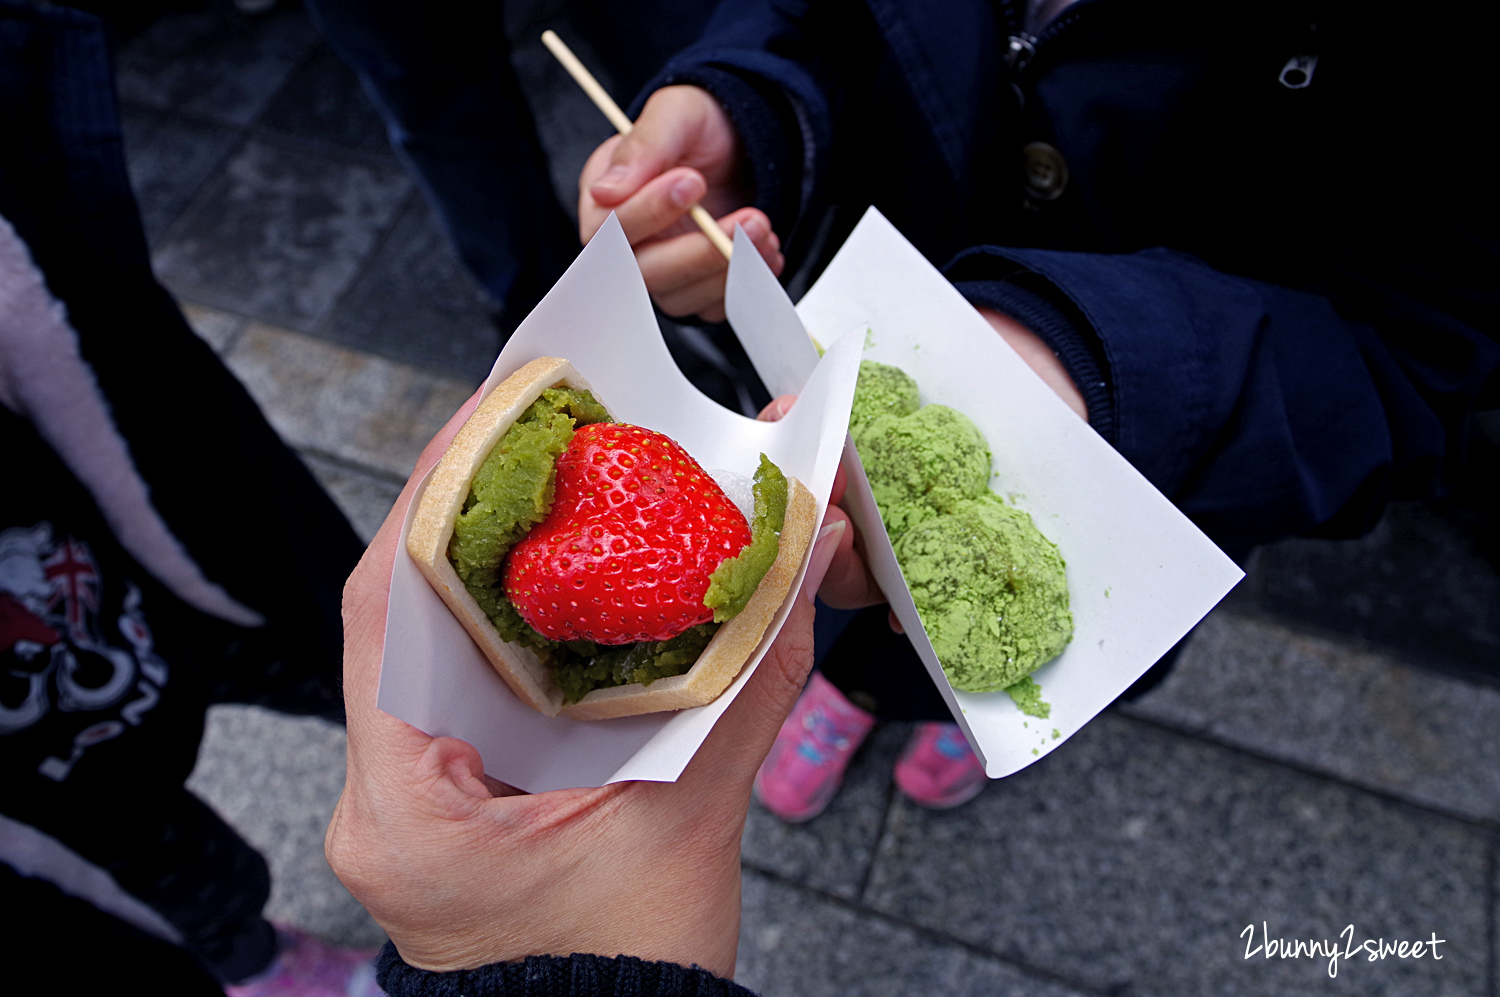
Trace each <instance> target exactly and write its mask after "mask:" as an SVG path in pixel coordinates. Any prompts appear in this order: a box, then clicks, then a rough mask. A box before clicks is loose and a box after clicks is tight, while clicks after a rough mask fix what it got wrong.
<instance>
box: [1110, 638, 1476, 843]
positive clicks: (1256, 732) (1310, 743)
mask: <svg viewBox="0 0 1500 997" xmlns="http://www.w3.org/2000/svg"><path fill="white" fill-rule="evenodd" d="M1122 708H1123V709H1124V710H1125V711H1127V712H1129V713H1131V714H1134V715H1138V716H1143V717H1148V718H1150V719H1153V720H1156V721H1158V722H1160V723H1164V724H1168V725H1171V726H1173V727H1178V728H1181V729H1184V730H1190V731H1193V732H1195V733H1199V734H1202V735H1204V736H1207V737H1209V738H1211V739H1213V740H1216V741H1221V742H1223V743H1225V744H1233V745H1238V746H1242V747H1246V748H1250V749H1252V750H1254V751H1256V752H1257V753H1261V754H1265V755H1269V756H1272V757H1275V758H1282V759H1285V760H1287V761H1290V762H1294V763H1296V764H1298V765H1302V766H1306V767H1308V768H1313V769H1320V770H1323V771H1326V772H1329V773H1331V774H1333V775H1336V776H1338V777H1340V778H1342V779H1346V780H1350V781H1353V782H1356V783H1359V784H1361V785H1366V786H1370V787H1373V788H1376V789H1379V790H1382V791H1384V792H1388V793H1392V794H1394V795H1397V796H1401V797H1404V798H1406V799H1409V800H1412V801H1415V802H1417V803H1422V804H1427V805H1430V806H1436V807H1441V808H1443V809H1446V810H1450V811H1453V812H1456V813H1460V814H1464V815H1466V816H1470V817H1474V818H1478V819H1482V820H1491V821H1500V743H1497V742H1496V740H1495V737H1494V732H1495V731H1497V730H1500V690H1496V689H1492V688H1487V687H1481V686H1475V685H1473V684H1471V683H1469V682H1465V681H1464V680H1462V679H1457V678H1450V677H1448V676H1445V675H1438V674H1434V673H1431V672H1428V671H1424V670H1419V669H1415V668H1412V667H1410V666H1407V665H1403V664H1400V663H1398V662H1396V661H1394V660H1392V659H1390V658H1388V657H1385V656H1382V655H1378V654H1372V653H1367V652H1361V651H1357V650H1354V649H1352V648H1350V647H1349V646H1348V645H1346V644H1342V643H1339V642H1335V641H1331V640H1325V639H1321V638H1317V637H1308V636H1301V635H1298V634H1295V633H1293V632H1291V631H1289V630H1287V629H1285V628H1283V627H1281V626H1278V625H1276V624H1274V623H1270V622H1267V621H1264V620H1257V619H1247V618H1244V617H1239V616H1235V615H1232V614H1228V613H1224V612H1217V613H1214V614H1212V615H1211V616H1209V617H1208V619H1206V620H1205V621H1204V622H1203V624H1202V625H1201V626H1199V628H1198V631H1197V633H1196V634H1195V635H1194V637H1193V640H1192V643H1191V644H1189V645H1188V647H1187V649H1186V650H1185V651H1184V652H1183V655H1182V658H1181V659H1180V661H1179V662H1178V665H1177V668H1176V670H1175V671H1174V672H1173V674H1172V675H1171V676H1170V677H1169V678H1168V679H1167V680H1166V682H1164V683H1163V684H1162V685H1161V686H1159V687H1158V688H1157V689H1156V690H1154V691H1153V692H1151V693H1150V694H1148V695H1147V696H1145V697H1144V698H1142V699H1140V700H1138V701H1137V702H1136V703H1134V704H1131V705H1129V706H1125V707H1122Z"/></svg>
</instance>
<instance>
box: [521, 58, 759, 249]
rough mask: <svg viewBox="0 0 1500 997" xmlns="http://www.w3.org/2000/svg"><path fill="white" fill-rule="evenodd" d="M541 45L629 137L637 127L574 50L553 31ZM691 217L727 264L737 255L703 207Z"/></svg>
mask: <svg viewBox="0 0 1500 997" xmlns="http://www.w3.org/2000/svg"><path fill="white" fill-rule="evenodd" d="M542 44H543V45H545V46H547V50H548V51H550V52H551V53H552V54H553V55H555V56H557V61H558V62H560V63H562V66H563V68H564V69H566V70H567V71H568V75H569V76H571V77H573V79H574V81H575V82H576V83H577V84H578V85H579V86H580V87H582V88H583V92H584V93H586V94H588V95H589V99H590V100H592V101H593V102H594V106H595V107H597V108H599V110H601V111H603V112H604V116H605V117H606V118H608V119H609V123H610V124H612V125H614V126H615V130H616V131H618V132H619V133H620V134H621V135H628V134H630V130H631V129H632V128H634V127H635V126H634V124H632V123H631V120H630V119H629V118H627V117H626V116H625V112H624V111H622V110H620V105H619V104H616V103H615V102H614V99H613V98H611V97H610V95H609V94H608V93H607V92H606V91H605V89H604V88H603V87H602V86H600V85H599V81H598V80H596V79H594V74H593V73H591V72H589V71H588V69H587V67H585V66H584V64H583V63H581V62H579V61H578V56H576V55H574V54H573V50H572V49H570V48H568V46H567V45H566V44H565V43H564V42H563V40H562V39H561V38H559V37H557V32H555V31H552V30H550V29H549V30H547V31H543V32H542ZM690 214H691V215H692V216H693V221H695V222H697V223H698V227H699V228H701V229H702V230H703V234H704V235H706V236H708V241H709V242H712V243H713V244H714V248H716V249H717V250H718V251H719V252H721V253H723V254H724V258H725V259H726V260H727V259H729V257H730V256H731V255H733V253H734V242H733V241H731V240H730V238H729V236H727V235H725V234H724V230H723V229H721V228H719V223H718V222H716V221H714V219H713V216H712V215H710V214H709V213H708V212H707V211H704V210H703V205H701V204H695V205H693V208H692V211H691V212H690Z"/></svg>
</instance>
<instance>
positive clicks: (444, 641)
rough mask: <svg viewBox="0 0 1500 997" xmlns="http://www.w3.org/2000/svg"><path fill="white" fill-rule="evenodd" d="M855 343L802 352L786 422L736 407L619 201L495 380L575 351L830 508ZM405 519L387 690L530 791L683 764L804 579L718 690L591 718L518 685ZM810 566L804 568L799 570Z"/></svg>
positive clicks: (610, 396) (676, 431) (634, 398)
mask: <svg viewBox="0 0 1500 997" xmlns="http://www.w3.org/2000/svg"><path fill="white" fill-rule="evenodd" d="M740 238H743V236H741V237H740ZM750 258H753V260H754V262H756V263H759V264H760V266H761V268H762V269H764V267H765V264H764V263H763V262H762V261H760V259H759V257H758V256H757V255H756V254H755V252H754V250H753V248H752V249H750V250H749V251H748V252H743V253H737V254H736V260H737V261H739V260H744V259H750ZM741 266H743V264H742V265H741ZM733 270H734V268H732V271H731V272H733ZM768 276H769V275H768ZM772 289H774V293H772ZM738 305H739V314H740V315H741V316H742V317H743V318H744V320H745V321H746V322H747V323H749V325H750V326H756V327H761V326H765V327H774V326H775V325H776V317H777V316H782V317H783V320H784V316H785V315H786V314H787V313H791V303H790V302H789V301H788V300H787V298H786V295H785V293H784V292H783V291H782V290H781V288H780V286H779V285H777V284H776V282H775V280H774V278H772V280H771V283H770V285H764V284H762V285H761V286H760V287H759V288H757V289H756V290H755V291H754V292H753V293H752V294H751V295H750V296H749V299H748V300H745V299H743V298H742V299H741V300H740V301H739V303H738ZM793 317H794V318H795V314H794V313H793ZM747 327H748V326H747ZM754 338H755V337H754V334H752V335H751V337H750V342H754ZM803 342H804V343H805V342H806V339H805V336H804V339H803ZM829 342H831V340H829ZM747 345H749V344H748V343H747ZM860 345H861V344H860V337H850V339H849V340H848V341H847V342H843V343H834V344H833V345H832V346H831V347H830V348H829V349H828V351H827V354H826V355H825V356H824V357H823V359H822V360H821V361H817V357H816V354H815V353H814V357H813V359H814V361H816V366H814V367H811V368H806V367H805V368H803V371H802V377H801V378H800V379H799V384H800V383H801V381H803V380H805V382H806V387H805V390H803V391H802V392H801V399H800V400H799V402H798V403H797V405H796V406H795V407H794V408H793V409H792V411H791V412H790V413H788V415H787V416H786V418H784V419H782V420H781V421H780V422H775V423H765V422H756V421H755V420H753V419H748V418H746V417H744V416H742V415H739V414H737V413H734V412H730V411H729V410H727V409H725V408H723V407H722V406H720V405H719V404H718V403H716V402H714V401H712V400H711V399H709V398H707V397H705V396H704V395H702V394H701V393H700V392H699V391H698V390H697V389H695V388H694V387H693V386H692V385H691V384H690V383H689V382H688V380H687V378H686V377H684V376H683V375H682V373H681V372H680V371H679V370H678V369H677V366H676V364H675V363H673V361H672V358H671V356H670V355H669V354H668V352H667V348H666V344H665V343H664V342H663V341H662V338H661V332H660V329H659V328H658V326H657V323H656V318H655V315H654V313H653V312H652V309H651V302H650V299H649V297H648V295H647V293H646V287H645V284H644V283H643V281H642V279H641V275H640V271H639V269H638V268H637V265H636V262H635V257H634V255H633V254H632V252H631V249H630V245H629V243H628V242H627V241H626V238H625V235H624V233H623V231H622V230H621V229H620V226H619V223H618V222H617V221H616V220H615V219H614V217H613V216H611V217H610V219H609V221H607V222H606V223H605V225H604V227H603V228H601V229H600V230H599V232H598V234H596V235H595V236H594V238H593V240H592V241H591V242H590V243H589V245H588V246H587V247H585V248H584V250H583V252H582V253H581V254H580V255H579V257H578V259H577V260H576V261H575V262H574V264H573V265H572V267H570V268H569V269H568V272H567V273H566V274H564V275H563V277H562V279H561V280H559V281H558V282H557V285H556V286H555V287H553V289H552V290H551V292H549V293H548V295H547V296H546V298H544V299H543V300H542V302H541V303H540V304H539V305H537V307H536V309H535V310H534V311H533V312H532V313H531V315H529V316H528V317H527V318H526V320H525V321H524V322H522V323H521V325H520V327H519V328H518V329H517V330H516V332H515V334H514V335H513V336H512V337H511V339H510V341H509V343H507V344H506V347H505V349H504V351H503V352H502V353H501V354H500V357H499V359H498V360H496V362H495V367H494V370H493V371H492V372H491V374H490V377H489V379H488V380H487V381H486V382H485V390H486V391H489V390H491V389H493V388H494V386H495V385H496V384H498V383H499V382H500V381H502V380H504V379H505V377H507V376H508V375H509V374H511V373H513V372H514V371H516V370H517V369H519V368H520V367H521V366H523V365H524V364H526V363H527V362H529V361H531V360H533V359H535V358H536V357H539V356H556V357H563V358H566V359H568V360H570V361H572V363H573V365H574V366H575V367H576V368H577V369H578V371H579V372H580V373H581V374H582V375H583V376H584V377H585V378H586V379H587V380H588V381H589V383H590V384H591V385H592V386H593V388H594V392H595V394H596V395H597V396H598V398H599V399H600V400H601V401H603V402H604V403H605V405H606V406H608V407H609V409H610V411H611V412H612V413H613V414H614V416H615V417H616V418H617V419H619V420H621V421H623V422H629V423H634V424H637V425H641V426H646V427H648V428H650V429H655V430H658V431H660V432H663V433H666V434H667V435H668V436H670V437H672V438H673V439H675V440H676V441H677V442H678V443H680V444H681V445H682V446H683V447H684V448H685V449H686V450H687V451H688V453H690V454H692V455H693V457H694V458H695V459H697V461H698V462H699V463H700V464H702V465H703V466H704V467H705V468H724V469H727V470H734V471H739V472H740V473H742V474H752V473H753V472H754V470H755V467H756V465H757V463H758V461H759V455H760V454H761V453H762V452H764V453H766V454H767V455H768V456H769V457H770V458H771V460H772V461H774V462H775V463H776V464H777V466H779V467H780V468H781V469H782V470H783V471H784V472H785V473H786V474H788V475H789V476H791V477H795V478H797V479H798V480H800V481H801V482H802V483H803V484H804V485H806V486H807V488H808V489H809V490H810V491H811V492H812V493H813V495H814V496H815V497H816V498H817V500H818V513H819V516H820V517H821V515H822V512H823V510H824V509H825V508H826V506H827V502H828V494H829V491H830V490H831V488H832V486H833V477H834V473H835V471H836V470H837V467H838V463H839V458H840V454H841V452H842V450H843V444H844V438H845V433H846V427H847V425H848V421H849V408H850V404H851V401H852V399H853V397H854V385H855V381H856V379H857V378H858V373H859V359H860ZM809 373H810V376H809ZM425 484H426V482H425V481H424V482H423V486H425ZM418 494H419V495H420V492H419V493H418ZM410 528H411V515H410V514H408V516H407V520H406V523H405V525H404V527H403V529H402V533H401V541H402V547H401V552H400V555H399V556H398V557H397V559H396V565H395V569H394V571H393V573H392V576H391V595H390V603H389V615H388V618H387V624H386V637H385V649H384V656H383V658H382V665H381V676H380V694H379V699H378V705H379V706H380V708H381V709H382V710H385V711H386V712H388V713H391V714H392V715H394V716H397V717H399V718H401V719H402V720H405V721H406V722H407V723H410V724H412V725H413V726H415V727H417V728H419V729H421V730H423V731H425V732H427V733H428V734H431V735H433V736H444V735H446V736H452V737H458V738H462V739H463V740H465V741H468V742H469V743H471V744H473V745H474V746H475V747H476V748H478V749H479V752H480V754H481V755H482V756H483V758H484V764H485V771H486V772H487V773H488V774H489V775H491V776H492V777H494V778H496V779H499V780H500V781H502V782H505V783H509V784H510V785H513V786H517V787H519V788H522V789H525V790H529V791H532V792H541V791H544V790H549V789H561V788H569V787H579V786H599V785H604V784H605V783H609V782H616V781H620V780H623V779H649V780H658V781H671V780H674V779H676V778H677V776H678V775H679V774H681V772H682V770H683V768H685V767H686V765H687V763H688V761H689V760H690V759H691V758H692V756H693V753H694V752H695V751H697V749H698V746H699V745H700V744H702V743H703V739H704V738H705V737H707V735H708V732H709V730H710V729H712V727H713V725H714V723H715V721H717V720H718V718H719V716H720V715H721V714H722V713H723V712H724V710H725V708H727V707H728V705H729V703H730V702H731V701H732V700H733V698H734V696H735V695H737V694H738V692H739V690H740V688H741V687H742V686H743V685H744V683H745V681H746V679H748V678H749V676H750V674H751V673H752V672H753V670H754V668H755V666H756V664H757V663H758V662H759V661H760V658H761V656H762V655H763V654H764V653H765V650H766V648H767V647H768V646H769V644H770V641H771V640H772V638H774V636H775V634H776V633H777V632H778V631H779V630H780V628H781V625H782V622H783V621H784V620H785V618H786V615H787V613H788V612H789V611H790V605H791V601H790V600H791V599H792V598H794V597H795V593H796V591H797V588H798V585H793V587H792V593H793V594H792V595H791V596H789V597H788V602H787V604H786V605H784V606H783V607H782V610H781V612H780V614H779V615H778V616H777V617H776V620H775V622H774V623H773V624H772V626H771V628H770V629H769V630H768V631H767V635H766V638H765V639H764V640H763V641H762V642H761V645H760V647H759V648H758V649H757V651H756V653H755V655H754V656H753V657H752V659H751V661H750V663H749V664H748V665H747V666H746V668H745V669H744V670H743V671H742V672H741V673H740V676H739V678H738V679H737V680H736V681H735V683H734V684H733V685H732V686H731V687H730V689H729V690H728V691H727V692H726V693H725V694H724V695H722V696H720V697H719V698H718V699H717V700H716V701H714V702H713V703H712V704H710V705H708V706H703V707H699V708H697V709H693V710H683V711H681V712H678V713H658V714H651V715H647V716H642V717H627V718H622V719H618V720H607V721H598V722H593V723H584V722H580V721H573V720H567V719H563V718H549V717H544V716H542V715H541V714H539V713H537V712H535V711H533V710H531V709H530V708H529V707H527V706H525V705H524V704H522V703H521V702H519V701H518V700H517V699H516V698H515V697H514V696H513V695H512V694H511V692H510V689H509V688H508V687H507V686H506V685H505V683H504V682H503V681H502V680H501V679H500V677H499V676H498V675H497V674H496V673H495V671H494V669H493V668H491V667H490V665H489V663H488V662H487V661H486V660H485V658H484V656H483V654H481V653H480V651H479V649H478V648H477V647H476V646H475V645H474V643H473V642H472V641H471V640H470V639H469V637H468V634H467V633H465V631H464V629H463V627H462V626H461V625H460V624H459V623H458V621H457V620H455V619H454V618H453V616H452V614H451V613H449V611H448V608H447V606H446V605H445V604H444V603H443V601H442V600H441V599H440V598H439V597H438V596H437V594H436V593H435V592H433V591H432V589H431V587H430V586H429V585H428V584H427V582H426V580H425V579H424V578H423V577H422V575H421V574H420V572H418V570H417V568H416V566H415V565H414V564H413V563H412V562H411V560H410V559H409V558H408V557H407V556H406V554H405V541H406V535H407V533H408V532H409V530H410ZM805 566H806V561H805V559H804V568H805ZM800 578H801V574H800V572H799V575H798V584H800Z"/></svg>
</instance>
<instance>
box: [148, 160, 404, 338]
mask: <svg viewBox="0 0 1500 997" xmlns="http://www.w3.org/2000/svg"><path fill="white" fill-rule="evenodd" d="M411 189H412V182H411V179H410V178H409V177H408V176H407V175H406V173H405V171H404V170H402V169H400V168H399V167H397V166H378V165H375V164H373V163H370V162H367V161H362V160H357V159H352V158H344V157H341V156H338V155H336V154H332V153H330V154H326V155H320V154H318V153H314V152H310V151H308V150H306V149H300V148H289V147H285V146H282V145H279V144H272V143H270V142H267V141H264V140H262V139H251V140H248V141H247V142H246V143H245V144H244V145H243V146H242V147H241V148H240V149H239V150H238V151H237V152H236V153H235V154H234V155H233V156H231V157H230V158H229V160H228V161H227V162H226V163H225V164H224V168H223V170H222V172H221V173H220V174H219V175H218V176H216V177H215V178H214V179H212V180H210V181H209V183H208V184H207V186H205V188H204V189H203V190H202V191H201V192H200V193H199V195H198V196H197V197H196V198H195V199H194V200H193V203H192V204H191V205H190V206H189V207H188V209H187V211H186V212H185V213H184V215H183V217H182V218H181V219H180V220H179V221H178V223H177V224H176V225H175V226H174V227H173V229H172V232H171V237H170V239H169V240H168V241H167V242H166V244H165V245H163V246H162V247H161V248H160V249H159V250H158V251H157V253H156V254H155V263H156V269H157V273H158V275H159V276H160V277H161V279H162V280H163V281H164V282H165V283H166V284H167V285H168V286H169V287H171V288H172V289H173V291H175V292H176V293H178V294H179V295H181V296H183V297H187V298H191V299H193V300H195V301H202V302H206V303H208V304H212V305H216V306H218V307H221V308H226V309H228V310H230V311H234V312H239V313H241V314H244V315H250V316H253V317H255V318H259V319H263V320H265V321H270V322H275V323H277V324H279V325H286V326H290V327H292V328H296V329H303V330H311V329H314V328H316V327H317V326H318V324H319V322H321V321H322V319H323V317H324V316H325V315H326V314H327V312H328V311H329V309H330V308H332V307H333V304H334V302H335V301H336V300H337V298H338V296H339V294H340V293H342V292H343V290H344V289H345V287H347V286H348V285H349V283H350V281H351V280H353V278H354V276H355V274H356V272H357V271H358V270H359V268H360V267H361V266H362V265H363V264H364V263H365V261H366V260H367V259H368V258H369V257H370V255H371V254H372V253H373V252H374V251H375V247H376V244H377V242H378V241H379V239H380V237H381V235H382V234H383V233H384V232H385V231H386V230H387V229H388V228H389V226H390V224H391V222H392V221H393V220H394V218H395V216H396V212H397V211H398V210H399V209H400V207H401V205H402V204H403V203H404V202H405V200H406V198H407V196H408V195H409V194H410V192H411Z"/></svg>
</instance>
